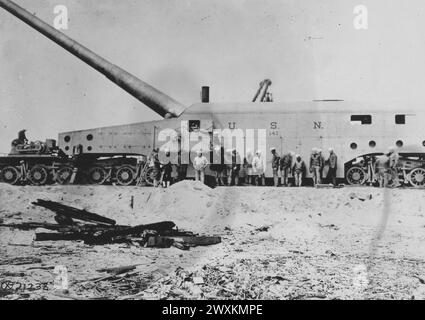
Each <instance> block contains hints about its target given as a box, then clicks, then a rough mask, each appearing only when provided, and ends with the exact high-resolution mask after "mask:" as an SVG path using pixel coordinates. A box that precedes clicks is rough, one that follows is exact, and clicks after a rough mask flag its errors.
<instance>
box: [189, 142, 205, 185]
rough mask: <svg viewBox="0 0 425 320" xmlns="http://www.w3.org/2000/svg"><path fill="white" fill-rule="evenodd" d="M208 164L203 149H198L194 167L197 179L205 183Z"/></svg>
mask: <svg viewBox="0 0 425 320" xmlns="http://www.w3.org/2000/svg"><path fill="white" fill-rule="evenodd" d="M207 166H208V160H207V158H206V157H205V156H204V155H203V154H202V150H198V151H196V157H195V158H194V159H193V169H195V180H196V181H199V180H200V181H201V182H202V183H205V169H206V167H207Z"/></svg>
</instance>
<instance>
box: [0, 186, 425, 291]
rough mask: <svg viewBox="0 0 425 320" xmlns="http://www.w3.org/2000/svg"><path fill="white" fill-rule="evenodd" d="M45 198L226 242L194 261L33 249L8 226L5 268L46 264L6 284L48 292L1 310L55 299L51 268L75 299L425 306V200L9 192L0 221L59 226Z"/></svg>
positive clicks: (392, 192)
mask: <svg viewBox="0 0 425 320" xmlns="http://www.w3.org/2000/svg"><path fill="white" fill-rule="evenodd" d="M132 197H133V200H134V206H133V208H131V207H130V203H131V198H132ZM39 198H40V199H46V200H53V201H60V202H62V203H64V204H68V205H71V206H75V207H78V208H83V209H87V210H89V211H92V212H96V213H98V214H101V215H104V216H107V217H110V218H113V219H115V220H117V222H118V223H119V224H130V225H136V224H144V223H152V222H158V221H163V220H172V221H174V222H175V223H176V224H177V226H178V227H179V228H181V229H187V230H190V231H195V232H197V233H200V234H206V235H220V236H222V243H221V244H219V245H214V246H209V247H196V248H191V250H190V251H181V250H179V249H177V248H169V249H154V248H152V249H151V248H141V247H136V246H129V245H115V244H114V245H105V246H88V245H85V244H83V243H80V242H62V241H60V242H33V241H32V239H33V236H34V232H32V231H29V232H23V231H18V230H11V229H8V228H1V227H0V254H1V260H3V261H4V260H5V259H11V258H16V257H38V258H40V259H41V262H40V263H36V264H30V265H28V264H26V265H21V266H16V265H7V264H6V265H0V281H3V282H4V281H13V282H16V283H19V282H20V283H26V284H29V283H34V284H37V283H47V284H48V285H47V287H46V288H44V290H42V289H40V290H21V291H17V290H15V291H13V290H12V291H13V292H10V291H7V292H5V291H4V290H3V291H0V293H1V294H0V299H50V298H52V297H53V298H54V297H55V295H54V293H55V292H56V291H53V279H54V277H55V275H54V272H53V270H52V269H53V268H54V267H55V266H58V265H63V266H66V268H67V270H68V279H69V295H70V296H72V297H74V298H77V297H79V298H112V299H114V298H121V299H122V298H128V299H192V298H201V299H210V298H211V299H228V298H234V299H424V298H425V265H424V261H425V246H424V240H425V219H424V214H425V212H424V210H425V193H424V191H423V190H413V189H385V190H383V189H378V188H359V187H357V188H356V187H346V188H342V189H314V188H299V189H298V188H268V187H258V188H255V187H231V188H226V187H222V188H217V189H210V188H208V187H206V186H203V185H201V184H199V183H195V182H182V183H179V184H176V185H174V186H172V187H171V188H169V189H152V188H142V187H140V188H139V187H114V186H66V187H64V186H49V187H32V186H25V187H15V186H9V185H4V184H0V219H2V220H3V223H20V222H27V221H31V222H52V223H55V222H54V220H53V217H54V215H53V213H51V212H49V211H47V210H45V209H42V208H37V207H34V206H32V205H31V201H33V200H36V199H39ZM133 264H138V267H137V269H136V270H135V271H134V272H133V273H131V274H126V275H125V277H121V278H113V279H106V280H100V281H87V280H93V279H96V278H97V277H102V276H105V273H101V272H98V271H96V270H98V269H100V268H105V267H117V266H123V265H133ZM3 289H4V288H3ZM9 289H10V288H9ZM56 297H57V296H56Z"/></svg>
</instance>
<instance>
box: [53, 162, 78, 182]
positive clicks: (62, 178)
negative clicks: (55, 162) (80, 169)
mask: <svg viewBox="0 0 425 320" xmlns="http://www.w3.org/2000/svg"><path fill="white" fill-rule="evenodd" d="M73 172H74V170H73V168H72V167H70V166H61V167H60V168H59V169H58V171H57V172H56V182H57V183H59V184H62V185H65V184H68V183H69V182H70V181H71V178H72V173H73Z"/></svg>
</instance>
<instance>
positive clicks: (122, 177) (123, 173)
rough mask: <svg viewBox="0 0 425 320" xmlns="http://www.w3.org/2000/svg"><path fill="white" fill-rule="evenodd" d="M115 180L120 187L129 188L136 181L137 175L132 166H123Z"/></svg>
mask: <svg viewBox="0 0 425 320" xmlns="http://www.w3.org/2000/svg"><path fill="white" fill-rule="evenodd" d="M115 178H116V180H117V183H118V184H119V185H120V186H129V185H130V184H132V183H133V181H134V179H135V173H134V170H133V168H131V167H130V166H122V167H119V168H118V170H117V173H116V174H115Z"/></svg>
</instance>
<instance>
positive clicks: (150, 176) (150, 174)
mask: <svg viewBox="0 0 425 320" xmlns="http://www.w3.org/2000/svg"><path fill="white" fill-rule="evenodd" d="M154 176H155V175H154V168H153V167H148V168H147V169H146V171H145V172H144V178H145V181H146V184H147V185H148V186H153V181H154Z"/></svg>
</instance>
